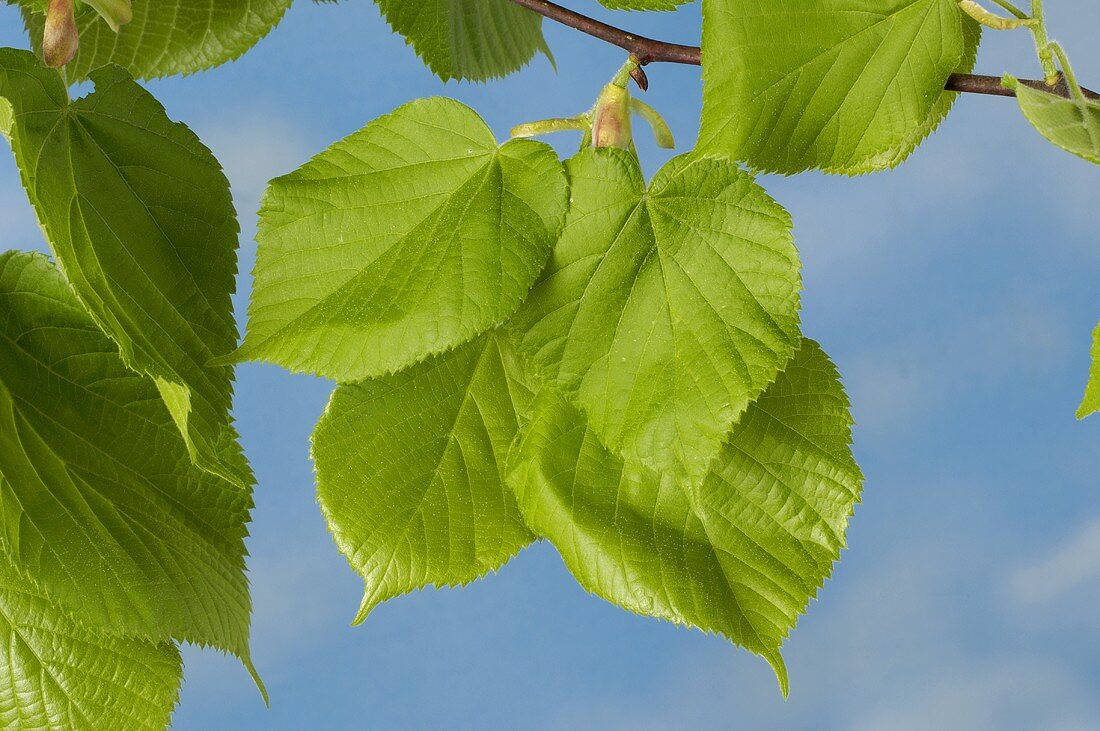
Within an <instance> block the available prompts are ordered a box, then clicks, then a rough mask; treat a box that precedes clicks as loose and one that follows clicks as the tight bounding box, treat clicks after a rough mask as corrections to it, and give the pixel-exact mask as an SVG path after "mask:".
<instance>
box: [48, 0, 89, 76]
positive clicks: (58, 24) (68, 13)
mask: <svg viewBox="0 0 1100 731" xmlns="http://www.w3.org/2000/svg"><path fill="white" fill-rule="evenodd" d="M73 11H74V8H73V0H50V5H49V7H48V9H47V10H46V29H45V31H44V32H43V33H42V56H43V58H45V60H46V65H47V66H52V67H53V68H55V69H57V68H61V67H62V66H64V65H65V64H67V63H68V62H69V61H72V60H73V56H75V55H76V49H77V47H78V46H79V45H80V34H79V32H78V31H77V29H76V18H74V17H73Z"/></svg>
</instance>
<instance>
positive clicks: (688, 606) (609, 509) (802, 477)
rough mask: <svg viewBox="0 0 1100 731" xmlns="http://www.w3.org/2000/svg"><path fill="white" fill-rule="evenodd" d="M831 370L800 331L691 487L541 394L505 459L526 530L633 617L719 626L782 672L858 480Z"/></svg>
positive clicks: (782, 677)
mask: <svg viewBox="0 0 1100 731" xmlns="http://www.w3.org/2000/svg"><path fill="white" fill-rule="evenodd" d="M851 423H852V422H851V419H850V417H849V415H848V401H847V398H846V397H845V395H844V391H843V388H842V387H841V385H840V381H839V378H838V376H837V374H836V370H835V369H834V367H833V365H832V364H831V363H830V362H829V360H828V358H827V357H826V356H825V354H824V353H823V352H822V351H821V349H820V348H819V347H818V346H817V344H816V343H814V342H812V341H809V340H804V341H803V345H802V347H801V349H800V350H799V351H798V353H797V354H796V355H795V356H794V359H793V360H792V361H791V363H790V365H789V366H788V367H787V369H786V370H785V371H784V372H783V373H781V374H780V375H779V377H778V379H777V380H776V381H775V383H773V384H772V385H771V387H769V389H768V390H767V391H766V392H765V393H764V395H763V396H761V397H760V399H759V401H757V402H756V403H755V404H753V405H752V406H750V407H749V409H748V411H746V412H745V415H744V416H743V417H742V419H741V421H740V422H739V423H738V424H737V425H736V426H735V427H734V429H733V431H732V432H731V433H730V435H729V438H728V440H727V441H726V443H725V445H724V447H723V449H722V452H721V455H720V456H719V458H718V459H717V460H716V461H715V464H714V466H713V468H712V469H711V471H710V472H709V473H708V475H707V477H706V480H705V481H703V482H702V484H701V485H700V486H698V487H697V488H691V487H689V486H687V485H684V484H682V483H678V482H677V481H676V480H675V479H674V478H672V477H670V476H668V475H664V476H660V475H658V473H656V472H653V471H652V470H650V469H648V468H646V467H644V466H641V465H638V464H637V463H633V462H627V463H624V462H623V460H621V459H620V458H618V457H616V456H615V455H613V454H612V453H610V452H609V451H607V449H606V448H605V447H603V446H602V444H601V443H600V441H599V439H598V438H597V437H596V435H595V434H594V433H593V431H592V430H591V429H590V428H589V427H588V426H587V424H586V422H585V419H584V416H583V414H582V413H581V412H580V411H579V410H577V409H575V408H574V407H572V406H571V405H569V404H568V403H567V402H566V400H565V399H564V398H562V397H561V396H559V395H558V394H556V393H554V392H553V391H551V390H543V391H542V392H541V393H540V394H539V397H538V399H537V400H536V401H535V405H534V406H533V408H532V422H531V425H530V426H529V427H528V429H527V430H526V431H525V432H524V437H523V440H522V442H521V443H520V445H519V448H518V450H517V451H516V453H515V454H514V455H513V458H512V460H511V462H510V465H511V466H512V471H511V474H510V477H509V482H510V484H511V485H512V487H513V488H514V489H515V491H516V495H517V498H518V500H519V505H520V509H521V510H522V511H523V515H524V518H525V519H526V521H527V525H528V526H530V528H531V529H532V530H533V531H534V532H535V533H536V534H538V535H539V536H541V537H545V538H547V539H548V540H550V541H551V542H552V543H553V544H554V546H555V547H556V548H557V549H558V551H559V552H560V553H561V555H562V558H563V559H564V560H565V563H566V565H567V566H568V567H569V570H570V571H572V572H573V575H574V576H576V577H577V580H578V581H579V582H580V583H581V584H582V585H583V586H584V587H585V588H586V589H588V590H589V591H591V592H593V593H595V594H596V595H598V596H600V597H602V598H604V599H606V600H608V601H610V602H612V603H614V604H616V605H618V606H620V607H623V608H625V609H629V610H631V611H633V612H637V613H639V614H644V615H648V616H654V617H659V618H662V619H666V620H670V621H672V622H676V623H677V624H684V625H688V626H691V627H697V628H699V629H702V630H704V631H708V632H718V633H721V634H722V635H724V636H725V637H727V638H729V639H730V640H732V641H733V642H735V643H737V644H738V645H740V646H742V647H744V648H746V649H748V650H751V651H752V652H755V653H757V654H759V655H762V656H763V657H764V658H766V659H767V660H768V662H769V663H771V665H772V666H773V668H774V669H775V671H776V674H777V676H778V677H779V681H780V685H781V687H782V689H783V692H784V694H785V693H786V691H787V676H786V670H785V668H784V665H783V660H782V658H781V656H780V654H779V648H780V645H781V644H782V642H783V640H784V638H785V637H786V636H787V634H788V632H789V631H790V630H791V628H792V627H793V626H794V624H795V621H796V620H797V618H798V616H799V615H800V614H801V613H802V612H803V611H805V609H806V606H807V604H808V603H809V600H810V599H812V598H813V597H814V596H815V595H816V593H817V590H818V589H819V587H820V586H821V585H822V583H823V582H824V580H825V579H826V578H827V577H828V576H829V574H830V572H831V570H832V564H833V562H834V561H836V560H837V558H838V557H839V555H840V551H841V549H842V548H843V547H844V546H845V531H846V529H847V524H848V519H849V517H850V516H851V514H852V511H853V509H854V506H855V504H856V502H858V500H859V494H860V487H861V482H862V477H861V475H860V472H859V468H858V467H857V466H856V464H855V461H854V460H853V458H852V455H851V452H850V447H849V444H850V437H851Z"/></svg>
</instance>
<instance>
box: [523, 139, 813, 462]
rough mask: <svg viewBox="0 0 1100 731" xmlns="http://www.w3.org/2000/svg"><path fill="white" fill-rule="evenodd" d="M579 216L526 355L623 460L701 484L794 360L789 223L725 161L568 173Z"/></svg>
mask: <svg viewBox="0 0 1100 731" xmlns="http://www.w3.org/2000/svg"><path fill="white" fill-rule="evenodd" d="M567 172H568V175H569V178H570V182H571V190H570V198H571V200H572V205H571V207H570V210H569V214H568V216H567V219H566V226H565V229H564V231H563V233H562V236H561V240H560V241H559V243H558V245H557V247H556V248H555V249H554V253H553V256H552V257H551V260H550V263H549V264H548V265H547V268H546V271H545V272H544V274H543V277H542V279H541V280H540V281H539V283H538V284H537V285H536V286H535V287H534V289H533V290H532V291H531V296H530V297H529V298H528V300H527V301H526V302H525V303H524V305H523V307H522V308H521V309H520V311H519V312H518V313H517V314H516V316H515V317H514V318H513V320H512V321H511V323H510V325H509V327H510V329H511V331H512V332H513V333H514V336H515V339H516V342H517V343H518V347H519V349H520V352H522V353H523V354H524V355H525V356H526V357H527V358H528V360H529V361H530V362H531V363H532V366H533V367H534V370H535V372H536V373H537V374H539V375H541V376H542V377H543V378H546V379H549V380H550V381H552V382H554V383H555V385H556V386H557V387H559V388H561V389H563V390H564V391H565V392H566V393H568V394H570V395H572V396H573V398H574V401H575V403H576V404H578V405H579V406H581V407H582V408H583V409H584V411H585V412H586V413H587V415H588V419H589V421H590V422H591V424H592V428H593V429H594V430H595V431H596V432H597V433H598V434H599V435H600V437H601V438H602V439H603V440H604V443H605V444H607V445H608V446H609V447H611V448H612V449H613V450H614V451H616V452H620V453H623V454H625V456H626V457H627V458H628V459H631V460H637V461H639V462H641V463H643V464H646V465H648V466H649V467H652V468H654V469H657V470H660V471H668V470H672V471H675V472H676V473H677V474H681V475H686V476H687V477H688V478H690V479H696V478H698V477H701V476H702V475H703V474H705V473H706V471H707V468H708V466H709V465H710V462H711V460H712V459H713V457H714V456H715V454H717V452H718V450H719V448H720V447H721V444H722V441H723V440H724V439H725V437H726V433H727V432H728V431H729V429H730V427H732V426H733V424H734V422H736V421H737V419H738V417H739V416H740V415H741V413H742V412H743V411H744V410H745V408H746V407H747V406H748V404H749V403H750V402H751V401H753V400H754V399H755V398H756V397H757V396H759V395H760V393H761V392H762V391H763V390H764V389H765V388H766V387H767V385H768V384H769V383H771V382H772V381H773V380H774V379H775V376H776V374H777V373H778V372H779V370H780V369H781V368H782V367H783V365H784V364H786V362H787V361H788V359H789V358H790V357H791V355H792V354H793V353H794V351H795V349H796V348H797V347H798V343H799V340H800V336H799V333H798V304H799V297H798V293H799V288H800V277H799V263H798V256H797V252H796V251H795V248H794V244H793V242H792V239H791V220H790V217H789V216H788V215H787V213H786V211H784V210H783V209H782V208H781V207H780V206H779V204H777V203H776V202H775V201H773V200H772V199H771V198H769V197H768V195H767V194H766V193H765V192H764V191H763V190H762V189H761V188H760V187H758V186H757V185H756V184H755V183H754V182H753V180H752V177H751V176H750V175H748V174H747V173H745V172H744V171H742V170H740V169H739V168H737V166H735V165H732V164H730V163H728V162H726V161H724V160H715V159H705V158H697V157H690V156H681V157H677V158H674V159H673V160H672V161H671V162H669V163H668V164H667V165H666V166H665V167H664V168H663V169H662V170H661V171H660V172H658V173H657V175H656V176H655V177H654V179H653V181H652V183H651V184H650V186H649V189H648V191H647V190H646V187H645V183H644V181H643V179H642V172H641V169H640V168H639V166H638V162H637V158H636V157H635V156H633V155H632V154H630V153H628V152H624V151H622V150H603V149H601V150H592V149H590V150H586V151H584V152H581V153H580V154H578V155H577V156H576V157H574V158H573V159H571V160H570V161H569V162H568V163H567Z"/></svg>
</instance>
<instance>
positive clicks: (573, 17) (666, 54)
mask: <svg viewBox="0 0 1100 731" xmlns="http://www.w3.org/2000/svg"><path fill="white" fill-rule="evenodd" d="M994 1H995V2H997V0H994ZM511 2H513V3H515V4H516V5H519V6H521V7H524V8H527V9H528V10H531V11H533V12H535V13H538V14H539V15H541V16H543V17H544V18H549V19H550V20H553V21H555V22H557V23H561V24H562V25H565V26H568V27H569V28H573V29H574V30H578V31H580V32H581V33H585V34H587V35H590V36H592V37H593V38H598V39H600V40H601V41H605V42H607V43H610V44H611V45H613V46H618V47H619V48H621V49H623V50H624V51H627V52H629V53H632V54H634V56H635V57H636V58H637V60H638V63H639V64H640V65H642V66H645V65H646V64H650V63H680V64H687V65H689V66H699V65H700V64H701V62H702V52H701V51H700V50H699V47H698V46H685V45H681V44H679V43H668V42H666V41H659V40H655V39H653V38H647V37H645V36H640V35H637V34H635V33H631V32H629V31H626V30H623V29H621V28H616V27H615V26H613V25H608V24H607V23H603V22H601V21H599V20H596V19H595V18H589V17H588V16H587V15H581V14H580V13H578V12H576V11H575V10H570V9H569V8H565V7H562V6H561V5H558V4H557V3H554V2H550V0H511ZM1032 2H1033V3H1035V2H1038V4H1039V11H1040V14H1041V13H1042V2H1041V0H1032ZM997 4H998V5H1001V3H1000V2H998V3H997ZM1002 7H1003V6H1002ZM1006 9H1008V8H1006ZM1009 12H1012V10H1009ZM1044 33H1045V31H1044ZM1020 83H1021V84H1027V85H1028V86H1036V85H1039V87H1040V88H1042V86H1043V82H1042V81H1034V80H1029V79H1020ZM945 88H946V89H947V90H948V91H960V92H967V93H971V94H990V95H993V96H1014V95H1015V94H1014V93H1013V92H1012V91H1011V90H1009V89H1005V88H1004V86H1002V85H1001V79H1000V77H998V76H980V75H976V74H952V75H951V77H950V78H948V80H947V84H946V86H945ZM1048 91H1049V89H1048ZM1082 92H1083V93H1084V94H1085V96H1087V97H1091V98H1093V99H1100V94H1097V93H1096V92H1093V91H1089V90H1088V89H1084V88H1082Z"/></svg>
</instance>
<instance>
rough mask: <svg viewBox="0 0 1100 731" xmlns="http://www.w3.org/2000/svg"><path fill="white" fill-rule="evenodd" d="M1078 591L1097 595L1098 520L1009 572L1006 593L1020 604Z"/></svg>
mask: <svg viewBox="0 0 1100 731" xmlns="http://www.w3.org/2000/svg"><path fill="white" fill-rule="evenodd" d="M1081 589H1086V590H1091V591H1090V594H1092V595H1096V594H1097V593H1098V592H1100V519H1097V520H1094V521H1093V522H1092V523H1090V524H1088V525H1086V526H1085V527H1084V528H1083V529H1082V530H1080V531H1079V532H1078V533H1077V534H1076V535H1073V536H1071V537H1069V538H1067V539H1066V540H1064V541H1063V542H1062V543H1061V544H1060V545H1058V546H1057V547H1055V548H1054V550H1053V551H1051V552H1050V554H1049V555H1047V556H1046V557H1045V558H1043V559H1041V560H1039V561H1036V562H1034V563H1029V564H1027V565H1024V566H1021V567H1019V568H1018V569H1016V571H1015V572H1013V573H1012V575H1011V578H1010V592H1011V595H1012V597H1013V598H1014V599H1016V600H1017V601H1018V602H1021V603H1023V604H1039V603H1048V602H1054V601H1056V600H1058V599H1061V598H1063V597H1064V596H1065V595H1066V594H1067V593H1070V592H1075V591H1078V590H1081Z"/></svg>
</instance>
